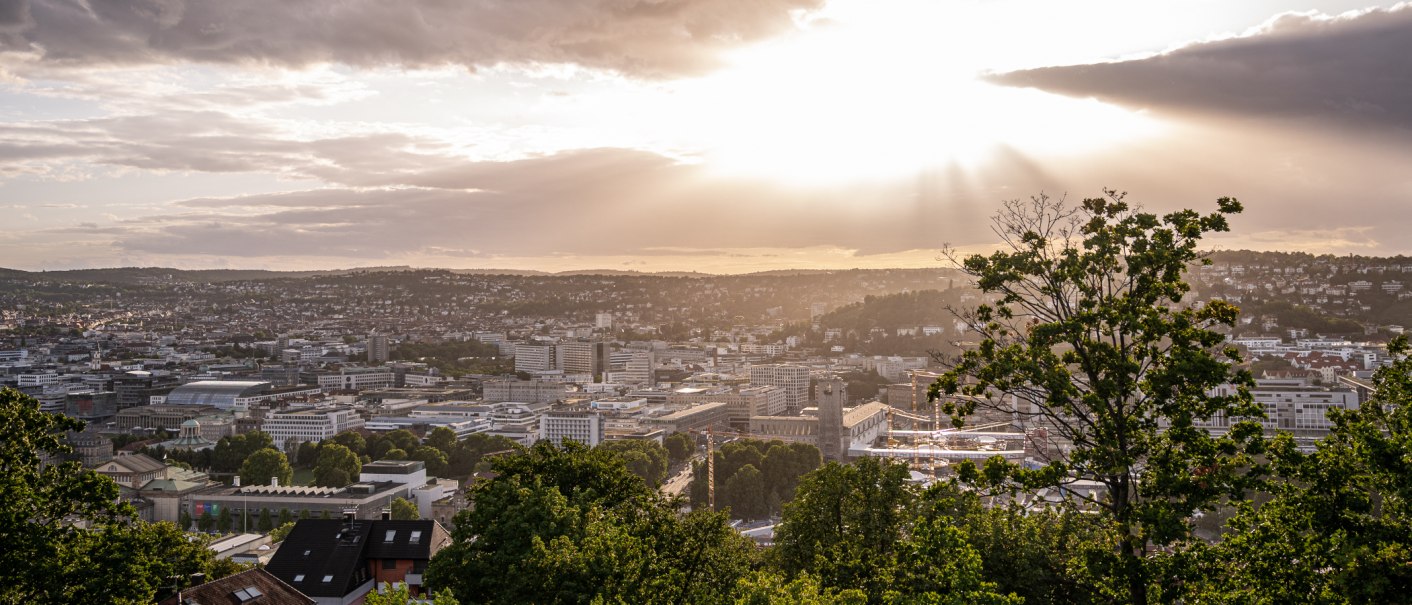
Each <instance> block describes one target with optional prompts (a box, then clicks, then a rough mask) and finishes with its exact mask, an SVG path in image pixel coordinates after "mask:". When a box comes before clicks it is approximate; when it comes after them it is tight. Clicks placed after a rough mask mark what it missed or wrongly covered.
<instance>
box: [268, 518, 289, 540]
mask: <svg viewBox="0 0 1412 605" xmlns="http://www.w3.org/2000/svg"><path fill="white" fill-rule="evenodd" d="M291 531H294V522H293V521H289V522H286V523H281V524H280V525H279V527H276V528H274V529H272V530H270V542H273V543H276V544H278V543H280V542H283V541H284V539H285V538H288V537H289V532H291Z"/></svg>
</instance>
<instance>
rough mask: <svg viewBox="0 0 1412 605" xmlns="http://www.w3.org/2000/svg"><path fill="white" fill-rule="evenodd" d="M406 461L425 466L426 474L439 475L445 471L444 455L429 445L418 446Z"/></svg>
mask: <svg viewBox="0 0 1412 605" xmlns="http://www.w3.org/2000/svg"><path fill="white" fill-rule="evenodd" d="M407 459H408V460H418V461H421V462H422V463H423V464H426V467H427V472H428V473H431V474H433V475H440V474H441V473H442V471H445V470H446V454H444V453H442V451H441V450H439V449H436V448H434V447H432V446H430V445H422V446H418V447H417V449H415V450H412V453H410V454H408V455H407Z"/></svg>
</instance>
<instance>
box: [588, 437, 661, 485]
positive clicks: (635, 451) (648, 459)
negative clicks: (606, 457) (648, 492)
mask: <svg viewBox="0 0 1412 605" xmlns="http://www.w3.org/2000/svg"><path fill="white" fill-rule="evenodd" d="M598 448H599V449H603V450H606V451H610V452H614V453H616V454H618V456H620V457H621V458H622V459H623V463H624V464H626V465H627V467H628V470H630V471H632V473H633V474H634V475H637V476H639V477H642V480H643V481H646V482H647V485H649V486H651V487H654V488H655V487H658V486H660V485H662V481H663V480H665V479H666V478H667V448H665V447H662V444H660V443H657V442H656V441H647V440H638V439H617V440H613V441H604V442H603V443H602V444H600V445H599V446H598Z"/></svg>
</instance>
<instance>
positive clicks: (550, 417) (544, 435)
mask: <svg viewBox="0 0 1412 605" xmlns="http://www.w3.org/2000/svg"><path fill="white" fill-rule="evenodd" d="M606 433H607V419H606V418H605V417H604V415H603V414H601V413H598V412H589V411H577V410H575V411H557V412H555V411H551V412H547V413H545V414H544V415H543V416H541V417H540V421H539V438H540V439H548V440H550V441H552V442H554V445H562V444H563V443H564V440H565V439H572V440H574V441H577V442H579V443H582V444H584V445H587V446H589V447H594V446H597V445H598V444H599V443H602V442H603V437H604V435H605V434H606Z"/></svg>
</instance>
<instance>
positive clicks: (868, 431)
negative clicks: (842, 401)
mask: <svg viewBox="0 0 1412 605" xmlns="http://www.w3.org/2000/svg"><path fill="white" fill-rule="evenodd" d="M887 411H888V406H887V404H884V403H881V402H877V401H873V402H870V403H865V404H863V405H860V406H857V407H854V408H845V409H844V410H843V428H842V430H841V431H840V434H841V438H840V443H841V444H843V443H846V444H847V448H848V450H851V449H853V448H854V447H855V446H857V447H862V446H868V445H871V444H872V443H873V442H874V441H876V440H877V439H878V437H879V436H881V435H882V434H883V433H884V432H885V431H886V430H887ZM819 421H820V419H819V417H817V416H811V415H807V414H806V415H803V416H756V417H754V418H751V419H750V434H751V436H752V437H754V438H756V439H764V440H770V439H780V440H782V441H799V442H804V443H810V444H813V445H816V446H820V445H821V444H820V443H819ZM819 450H820V452H822V451H823V447H822V446H820V448H819ZM844 451H847V450H844ZM845 455H846V454H845Z"/></svg>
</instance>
